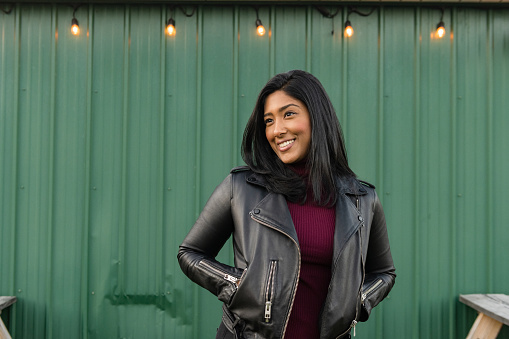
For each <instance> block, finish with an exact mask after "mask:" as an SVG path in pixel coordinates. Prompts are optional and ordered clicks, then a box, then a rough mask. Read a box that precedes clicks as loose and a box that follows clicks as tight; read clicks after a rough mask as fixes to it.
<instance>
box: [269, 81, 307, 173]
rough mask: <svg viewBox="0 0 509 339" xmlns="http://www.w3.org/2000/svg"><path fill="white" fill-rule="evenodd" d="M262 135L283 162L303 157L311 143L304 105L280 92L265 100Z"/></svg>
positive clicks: (300, 159)
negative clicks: (263, 134) (263, 130)
mask: <svg viewBox="0 0 509 339" xmlns="http://www.w3.org/2000/svg"><path fill="white" fill-rule="evenodd" d="M263 116H264V121H265V126H266V127H265V135H266V136H267V140H268V141H269V144H270V146H271V147H272V149H273V150H274V153H276V154H277V156H278V157H279V159H281V161H282V162H284V163H285V164H291V163H295V162H299V161H302V160H304V159H305V158H306V157H307V155H308V152H309V145H310V143H311V120H310V118H309V112H308V109H307V107H306V105H305V104H304V103H303V102H302V101H300V100H298V99H295V98H293V97H291V96H289V95H288V94H286V93H285V92H283V91H277V92H274V93H272V94H271V95H269V96H268V97H267V101H265V114H264V115H263Z"/></svg>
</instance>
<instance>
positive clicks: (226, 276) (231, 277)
mask: <svg viewBox="0 0 509 339" xmlns="http://www.w3.org/2000/svg"><path fill="white" fill-rule="evenodd" d="M224 278H225V279H226V280H228V281H231V282H232V283H234V284H235V285H236V284H237V280H238V279H237V278H235V277H234V276H231V275H229V274H225V275H224Z"/></svg>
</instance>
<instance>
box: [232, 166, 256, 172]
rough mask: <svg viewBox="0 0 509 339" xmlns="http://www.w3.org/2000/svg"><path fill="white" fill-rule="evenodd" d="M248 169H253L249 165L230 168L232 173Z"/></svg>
mask: <svg viewBox="0 0 509 339" xmlns="http://www.w3.org/2000/svg"><path fill="white" fill-rule="evenodd" d="M246 171H251V169H250V168H249V166H237V167H234V168H232V169H231V170H230V173H232V174H233V173H239V172H246Z"/></svg>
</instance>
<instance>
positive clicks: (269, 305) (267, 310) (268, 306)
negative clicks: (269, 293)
mask: <svg viewBox="0 0 509 339" xmlns="http://www.w3.org/2000/svg"><path fill="white" fill-rule="evenodd" d="M271 309H272V302H270V301H267V302H265V322H266V323H268V322H269V321H270V311H271Z"/></svg>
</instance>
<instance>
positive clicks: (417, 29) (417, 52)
mask: <svg viewBox="0 0 509 339" xmlns="http://www.w3.org/2000/svg"><path fill="white" fill-rule="evenodd" d="M421 34H422V33H421V9H420V8H419V7H417V8H415V10H414V56H415V57H414V93H413V94H414V98H415V99H414V111H415V115H414V131H415V134H414V155H415V156H414V166H415V168H414V188H413V189H414V192H419V185H420V183H421V181H420V178H421V173H420V169H421V165H420V161H419V159H420V156H419V154H420V143H419V141H420V137H421V136H420V133H419V119H420V81H421V74H420V71H419V70H420V68H421ZM420 204H421V200H420V199H419V194H416V195H415V197H414V225H419V211H420V206H421V205H420ZM413 232H414V239H413V243H414V249H415V250H414V253H413V266H414V272H413V273H414V274H413V278H414V279H413V280H414V286H413V289H414V290H413V292H414V293H413V299H414V300H412V305H413V318H412V325H413V326H412V329H413V331H412V332H413V333H412V337H413V338H419V326H417V324H419V309H420V307H419V306H420V302H419V299H420V293H419V292H420V290H421V286H420V285H421V283H420V279H419V275H420V265H419V253H420V251H421V246H420V241H419V234H418V233H419V232H418V228H417V227H414V230H413Z"/></svg>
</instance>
